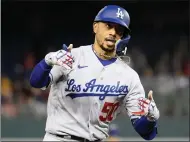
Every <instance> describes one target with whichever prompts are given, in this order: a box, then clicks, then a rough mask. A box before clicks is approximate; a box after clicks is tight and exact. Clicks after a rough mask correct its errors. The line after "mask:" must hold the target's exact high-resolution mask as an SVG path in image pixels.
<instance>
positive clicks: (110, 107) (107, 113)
mask: <svg viewBox="0 0 190 142" xmlns="http://www.w3.org/2000/svg"><path fill="white" fill-rule="evenodd" d="M118 107H119V102H116V103H110V102H105V103H104V106H103V108H102V113H103V114H102V115H100V116H99V119H100V121H103V122H105V121H112V119H113V114H114V112H115V111H116V110H117V108H118ZM103 115H104V116H103Z"/></svg>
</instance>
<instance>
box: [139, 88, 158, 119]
mask: <svg viewBox="0 0 190 142" xmlns="http://www.w3.org/2000/svg"><path fill="white" fill-rule="evenodd" d="M152 94H153V92H152V91H149V93H148V99H147V98H139V99H138V101H139V103H138V104H139V107H140V109H141V110H142V112H143V113H142V114H143V115H145V116H147V118H148V120H150V121H155V120H158V119H159V117H160V112H159V110H158V108H157V106H156V103H155V101H154V99H153V95H152Z"/></svg>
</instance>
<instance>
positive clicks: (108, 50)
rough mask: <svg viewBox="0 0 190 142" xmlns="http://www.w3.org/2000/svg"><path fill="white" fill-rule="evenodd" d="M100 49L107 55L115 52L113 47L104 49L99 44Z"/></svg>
mask: <svg viewBox="0 0 190 142" xmlns="http://www.w3.org/2000/svg"><path fill="white" fill-rule="evenodd" d="M100 48H101V49H102V50H103V51H105V52H108V53H111V52H114V51H115V46H114V47H112V48H107V47H104V45H103V44H100Z"/></svg>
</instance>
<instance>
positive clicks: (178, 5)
mask: <svg viewBox="0 0 190 142" xmlns="http://www.w3.org/2000/svg"><path fill="white" fill-rule="evenodd" d="M107 4H117V5H120V6H122V7H124V8H126V9H127V11H128V12H129V14H130V17H131V25H130V28H131V30H132V38H131V40H130V42H129V46H128V53H127V54H128V55H129V56H130V57H131V64H130V66H132V67H133V68H134V69H135V70H136V71H137V72H138V73H139V75H140V77H141V80H142V83H143V85H144V88H145V91H146V93H147V92H148V91H149V90H150V89H153V91H154V98H155V100H156V103H157V105H158V108H159V109H160V112H161V117H160V121H159V129H158V132H159V134H158V138H175V140H177V139H176V138H188V137H189V75H190V60H189V57H188V56H189V55H190V54H189V52H188V51H189V50H188V47H189V44H188V40H189V14H188V13H189V9H188V8H189V7H188V6H189V4H188V1H174V0H173V1H172V0H170V1H155V2H151V1H140V0H134V1H133V0H131V1H121V2H118V1H117V2H114V1H110V2H108V1H105V2H100V1H96V2H95V1H94V2H90V1H88V2H76V1H72V2H66V1H62V2H61V1H57V2H53V1H52V2H50V1H46V2H45V1H41V2H37V1H8V0H2V2H1V8H2V10H1V15H2V19H1V26H2V27H1V32H2V33H1V34H2V40H1V42H2V45H1V47H2V49H1V53H2V55H1V59H2V62H1V137H2V138H13V139H15V138H17V140H18V138H39V139H42V138H43V136H44V127H45V117H46V101H47V98H48V91H49V90H46V91H41V90H39V89H34V88H31V87H30V85H29V83H28V79H29V76H30V73H31V71H32V68H33V67H34V65H35V64H36V63H37V62H39V61H40V60H41V59H42V58H44V56H45V54H46V53H48V52H50V51H56V50H59V49H61V47H62V44H63V43H65V44H67V45H68V44H70V43H73V44H74V46H75V47H77V46H79V45H85V44H91V43H93V34H92V23H93V19H94V17H95V15H96V14H97V12H98V11H99V10H100V9H101V8H102V7H104V6H105V5H107ZM110 131H111V132H112V134H114V135H115V136H119V137H128V138H129V137H130V138H131V137H132V138H139V136H138V135H137V134H136V132H135V131H134V129H133V128H132V125H131V123H130V121H129V118H128V117H127V116H124V115H121V116H119V118H117V119H116V120H115V121H114V122H113V124H112V127H111V130H110Z"/></svg>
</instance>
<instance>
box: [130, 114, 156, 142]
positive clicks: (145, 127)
mask: <svg viewBox="0 0 190 142" xmlns="http://www.w3.org/2000/svg"><path fill="white" fill-rule="evenodd" d="M131 121H132V124H133V127H134V129H135V130H136V132H137V133H138V134H139V135H140V136H141V137H142V138H144V139H145V140H152V139H154V138H155V137H156V134H157V121H149V120H147V117H146V116H142V117H141V118H139V119H132V120H131Z"/></svg>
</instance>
